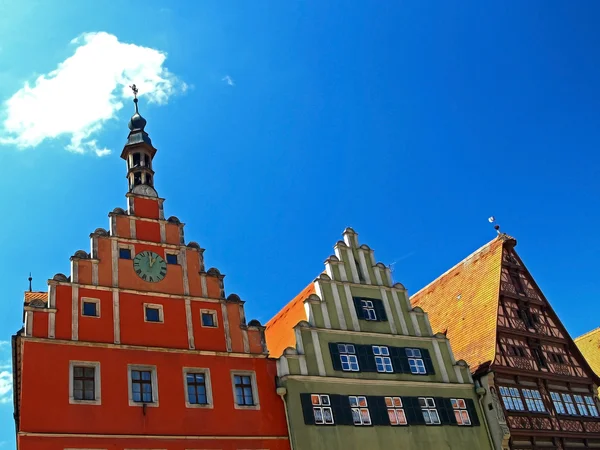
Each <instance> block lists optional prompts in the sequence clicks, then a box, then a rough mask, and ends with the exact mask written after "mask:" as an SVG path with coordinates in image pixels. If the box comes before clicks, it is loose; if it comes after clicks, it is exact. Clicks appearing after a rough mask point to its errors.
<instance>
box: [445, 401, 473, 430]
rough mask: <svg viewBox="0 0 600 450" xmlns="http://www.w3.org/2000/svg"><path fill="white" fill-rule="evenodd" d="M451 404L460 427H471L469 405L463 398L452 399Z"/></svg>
mask: <svg viewBox="0 0 600 450" xmlns="http://www.w3.org/2000/svg"><path fill="white" fill-rule="evenodd" d="M450 403H451V404H452V409H453V410H454V417H455V418H456V423H457V424H458V425H471V418H470V417H469V411H467V404H466V403H465V400H464V399H463V398H451V399H450Z"/></svg>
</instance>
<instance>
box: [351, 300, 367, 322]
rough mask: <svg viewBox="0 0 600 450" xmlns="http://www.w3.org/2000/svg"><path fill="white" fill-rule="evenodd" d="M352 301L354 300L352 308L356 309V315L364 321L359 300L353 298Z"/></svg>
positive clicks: (363, 313) (363, 312)
mask: <svg viewBox="0 0 600 450" xmlns="http://www.w3.org/2000/svg"><path fill="white" fill-rule="evenodd" d="M352 300H354V308H355V309H356V315H357V316H358V318H359V319H361V320H364V319H365V311H364V310H363V308H362V304H361V303H360V300H361V299H360V298H358V297H353V298H352Z"/></svg>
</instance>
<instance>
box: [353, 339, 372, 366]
mask: <svg viewBox="0 0 600 450" xmlns="http://www.w3.org/2000/svg"><path fill="white" fill-rule="evenodd" d="M354 347H355V348H356V354H357V356H358V363H359V364H360V371H361V372H377V364H375V356H373V347H372V346H370V345H358V344H357V345H355V346H354Z"/></svg>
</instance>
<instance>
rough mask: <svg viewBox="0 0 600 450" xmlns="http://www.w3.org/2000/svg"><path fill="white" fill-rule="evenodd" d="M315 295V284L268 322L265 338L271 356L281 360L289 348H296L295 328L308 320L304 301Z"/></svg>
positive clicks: (307, 287) (306, 288)
mask: <svg viewBox="0 0 600 450" xmlns="http://www.w3.org/2000/svg"><path fill="white" fill-rule="evenodd" d="M314 293H315V285H314V283H310V284H309V285H308V286H306V287H305V288H304V289H303V290H302V292H300V293H299V294H298V295H297V296H296V297H294V299H293V300H292V301H291V302H289V303H288V304H287V305H285V306H284V308H283V309H282V310H281V311H279V312H278V313H277V314H276V315H275V316H274V317H273V318H272V319H271V320H269V321H268V322H267V325H266V327H267V328H266V330H265V338H266V340H267V348H268V349H269V356H271V357H273V358H279V357H280V356H281V355H282V354H283V351H284V350H285V349H286V348H288V347H293V348H295V347H296V336H295V334H294V327H295V326H296V325H297V324H298V322H300V321H302V320H306V319H307V317H306V310H305V309H304V300H305V299H306V298H308V297H309V296H310V295H311V294H314Z"/></svg>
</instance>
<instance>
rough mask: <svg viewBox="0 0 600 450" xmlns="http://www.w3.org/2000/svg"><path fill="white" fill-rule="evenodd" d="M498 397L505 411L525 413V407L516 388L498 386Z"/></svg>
mask: <svg viewBox="0 0 600 450" xmlns="http://www.w3.org/2000/svg"><path fill="white" fill-rule="evenodd" d="M500 395H501V396H502V401H503V402H504V407H505V408H506V410H507V411H525V406H524V405H523V401H522V400H521V395H520V394H519V390H518V389H517V388H508V387H503V386H500Z"/></svg>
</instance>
